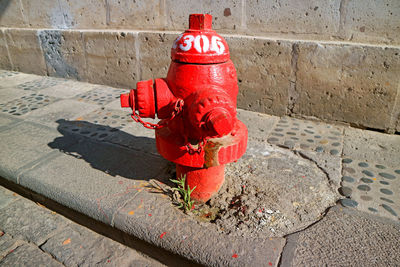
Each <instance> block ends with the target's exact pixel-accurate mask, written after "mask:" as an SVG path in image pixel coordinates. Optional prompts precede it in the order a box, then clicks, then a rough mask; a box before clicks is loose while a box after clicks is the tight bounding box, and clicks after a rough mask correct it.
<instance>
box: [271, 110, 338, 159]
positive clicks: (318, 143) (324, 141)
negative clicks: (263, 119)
mask: <svg viewBox="0 0 400 267" xmlns="http://www.w3.org/2000/svg"><path fill="white" fill-rule="evenodd" d="M267 141H268V142H269V143H271V144H275V145H280V146H283V147H287V148H292V149H304V150H312V151H316V152H325V153H329V154H331V155H334V156H340V155H341V153H342V149H343V128H342V127H340V126H333V125H328V124H323V123H319V122H313V121H303V120H299V119H294V118H289V117H285V118H281V119H280V120H279V121H278V123H277V124H276V125H275V127H274V129H273V130H272V131H271V133H270V135H269V137H268V140H267Z"/></svg>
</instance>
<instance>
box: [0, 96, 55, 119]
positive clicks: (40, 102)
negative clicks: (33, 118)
mask: <svg viewBox="0 0 400 267" xmlns="http://www.w3.org/2000/svg"><path fill="white" fill-rule="evenodd" d="M55 101H57V98H54V97H51V96H46V95H43V94H41V93H36V92H32V93H30V94H28V95H24V94H21V96H20V97H19V98H16V99H13V100H11V101H9V102H6V103H0V111H1V112H6V113H9V114H12V115H15V116H21V115H23V114H25V113H28V112H31V111H33V110H36V109H38V108H41V107H45V106H47V105H49V104H51V103H53V102H55Z"/></svg>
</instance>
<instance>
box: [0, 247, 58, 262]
mask: <svg viewBox="0 0 400 267" xmlns="http://www.w3.org/2000/svg"><path fill="white" fill-rule="evenodd" d="M16 263H18V265H20V266H49V267H53V266H57V267H62V266H63V265H62V264H61V263H59V262H57V261H56V260H54V259H53V258H52V257H51V256H50V255H48V254H45V253H42V251H41V250H40V248H38V247H36V246H33V245H31V244H24V245H22V246H20V247H18V248H16V249H15V250H14V251H12V252H11V253H9V254H8V255H7V256H6V257H5V258H4V259H2V260H1V261H0V264H1V265H2V266H15V264H16Z"/></svg>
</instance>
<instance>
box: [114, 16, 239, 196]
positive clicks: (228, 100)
mask: <svg viewBox="0 0 400 267" xmlns="http://www.w3.org/2000/svg"><path fill="white" fill-rule="evenodd" d="M211 23H212V17H211V15H207V14H192V15H190V17H189V29H188V30H187V31H185V32H184V33H182V34H181V35H180V36H179V37H178V38H177V39H176V40H175V42H174V44H173V45H172V49H171V59H172V62H171V65H170V68H169V71H168V75H167V77H166V78H164V79H156V80H155V81H154V82H153V81H152V80H148V81H141V82H138V83H137V89H136V90H131V92H130V93H129V94H125V95H121V106H122V107H131V108H132V109H133V111H134V112H133V115H132V118H134V119H135V121H138V122H141V123H142V124H143V125H144V126H146V127H148V128H154V129H155V131H156V144H157V150H158V152H159V153H160V154H161V155H162V156H163V157H164V158H166V159H167V160H170V161H172V162H174V163H176V166H177V168H176V169H177V177H178V179H179V178H181V177H182V176H184V175H185V176H186V182H187V184H188V185H189V187H190V188H194V187H195V186H196V189H195V190H194V191H193V193H192V198H193V199H195V200H198V201H201V202H205V201H207V200H208V199H210V197H211V196H212V195H213V194H215V193H216V192H218V190H219V189H220V187H221V185H222V184H223V181H224V168H225V164H227V163H230V162H233V161H236V160H237V159H239V158H240V157H241V156H242V155H243V154H244V152H245V151H246V146H247V128H246V126H245V125H244V124H243V123H242V122H241V121H239V120H238V119H237V118H236V99H237V94H238V86H237V77H236V70H235V67H234V65H233V63H232V61H231V60H230V55H229V48H228V45H227V43H226V42H225V40H224V39H223V38H222V37H221V36H219V35H218V34H217V33H216V32H215V31H213V30H212V29H211ZM135 110H137V111H138V113H139V114H137V113H136V112H135ZM156 114H157V117H158V118H159V119H161V121H160V122H159V123H158V124H156V125H154V124H150V123H146V122H144V121H143V120H142V119H141V117H150V118H154V117H155V115H156Z"/></svg>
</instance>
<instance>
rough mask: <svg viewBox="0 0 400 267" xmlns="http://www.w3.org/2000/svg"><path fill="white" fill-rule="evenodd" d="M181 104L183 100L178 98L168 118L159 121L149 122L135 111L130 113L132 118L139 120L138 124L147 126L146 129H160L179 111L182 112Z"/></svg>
mask: <svg viewBox="0 0 400 267" xmlns="http://www.w3.org/2000/svg"><path fill="white" fill-rule="evenodd" d="M183 105H184V101H183V99H180V98H178V100H177V101H176V102H175V107H174V111H172V113H171V117H169V118H168V119H165V120H162V121H161V123H151V122H147V121H144V120H143V119H142V117H140V115H139V114H137V113H136V112H133V114H132V115H131V117H132V119H133V120H134V121H136V122H139V123H140V124H142V125H143V127H145V128H147V129H153V130H155V129H161V128H163V127H165V126H166V124H167V122H169V121H171V120H172V119H173V118H175V117H176V116H177V115H178V114H179V113H181V112H182V110H183Z"/></svg>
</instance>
